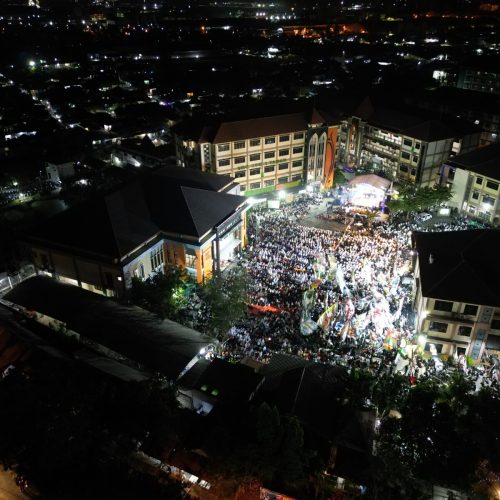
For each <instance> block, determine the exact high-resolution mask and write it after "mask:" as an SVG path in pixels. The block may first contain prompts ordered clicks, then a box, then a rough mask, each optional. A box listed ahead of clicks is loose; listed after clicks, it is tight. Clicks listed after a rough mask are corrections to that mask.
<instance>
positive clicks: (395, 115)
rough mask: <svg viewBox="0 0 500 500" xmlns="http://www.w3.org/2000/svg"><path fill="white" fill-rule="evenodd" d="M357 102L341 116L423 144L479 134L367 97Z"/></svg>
mask: <svg viewBox="0 0 500 500" xmlns="http://www.w3.org/2000/svg"><path fill="white" fill-rule="evenodd" d="M354 102H355V101H354ZM358 102H359V104H358V105H357V106H356V107H352V106H351V108H350V109H349V108H347V109H344V111H343V114H344V116H346V117H347V116H351V115H352V116H357V117H359V118H361V119H362V120H364V121H366V122H368V123H370V124H371V125H374V126H376V127H380V128H382V129H384V130H390V131H392V132H396V133H399V134H402V135H405V136H407V137H413V138H415V139H419V140H421V141H425V142H434V141H439V140H442V139H452V138H455V137H461V136H462V135H466V134H472V133H479V132H480V131H481V129H480V128H479V127H477V126H475V125H471V124H470V123H468V122H466V121H464V120H459V119H456V118H451V117H443V118H439V119H437V118H436V117H435V116H433V115H432V114H431V113H422V112H421V111H414V110H411V109H406V110H401V109H393V108H391V107H390V106H387V105H386V104H385V103H384V102H378V101H375V100H373V99H371V98H370V97H365V98H364V99H362V100H361V101H359V100H358ZM340 105H342V103H340Z"/></svg>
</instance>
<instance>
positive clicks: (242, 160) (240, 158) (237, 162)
mask: <svg viewBox="0 0 500 500" xmlns="http://www.w3.org/2000/svg"><path fill="white" fill-rule="evenodd" d="M239 163H245V157H244V156H237V157H236V158H235V159H234V164H235V165H238V164H239Z"/></svg>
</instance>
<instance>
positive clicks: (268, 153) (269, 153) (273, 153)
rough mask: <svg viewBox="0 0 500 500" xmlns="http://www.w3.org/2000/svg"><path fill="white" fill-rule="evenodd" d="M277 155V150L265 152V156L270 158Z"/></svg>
mask: <svg viewBox="0 0 500 500" xmlns="http://www.w3.org/2000/svg"><path fill="white" fill-rule="evenodd" d="M275 155H276V152H275V151H266V152H265V153H264V158H266V159H269V158H274V157H275Z"/></svg>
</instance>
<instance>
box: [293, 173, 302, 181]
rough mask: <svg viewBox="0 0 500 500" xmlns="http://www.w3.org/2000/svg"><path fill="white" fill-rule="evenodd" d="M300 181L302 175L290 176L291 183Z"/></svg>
mask: <svg viewBox="0 0 500 500" xmlns="http://www.w3.org/2000/svg"><path fill="white" fill-rule="evenodd" d="M301 179H302V175H301V174H298V175H292V181H300V180H301Z"/></svg>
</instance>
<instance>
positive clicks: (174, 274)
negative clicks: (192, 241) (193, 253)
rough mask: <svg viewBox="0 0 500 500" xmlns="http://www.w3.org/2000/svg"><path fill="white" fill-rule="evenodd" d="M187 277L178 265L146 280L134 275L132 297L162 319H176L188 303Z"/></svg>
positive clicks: (136, 303)
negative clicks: (186, 292)
mask: <svg viewBox="0 0 500 500" xmlns="http://www.w3.org/2000/svg"><path fill="white" fill-rule="evenodd" d="M186 278H187V276H186V272H185V271H184V270H183V269H180V268H178V267H169V268H168V269H167V271H166V272H165V273H161V272H158V273H155V274H153V275H151V276H149V277H148V278H146V279H145V280H142V279H140V278H137V277H133V278H132V288H131V290H130V298H131V300H132V302H133V303H134V304H135V305H137V306H139V307H142V308H144V309H147V310H148V311H151V312H153V313H154V314H156V315H157V316H158V317H159V318H160V319H164V318H168V319H171V320H175V319H176V318H177V316H178V315H179V313H180V311H181V309H182V308H183V307H185V306H186V303H187V299H186V295H185V293H184V289H185V286H186Z"/></svg>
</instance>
